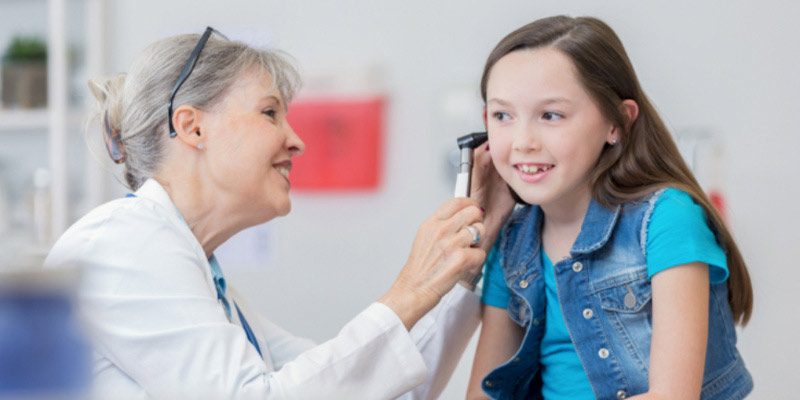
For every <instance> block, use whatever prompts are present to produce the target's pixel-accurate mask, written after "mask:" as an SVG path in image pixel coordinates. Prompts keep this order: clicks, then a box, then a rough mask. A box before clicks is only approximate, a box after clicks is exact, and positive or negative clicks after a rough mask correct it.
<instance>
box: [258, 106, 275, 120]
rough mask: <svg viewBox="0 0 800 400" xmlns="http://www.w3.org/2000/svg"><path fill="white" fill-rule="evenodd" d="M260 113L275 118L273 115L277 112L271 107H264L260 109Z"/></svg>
mask: <svg viewBox="0 0 800 400" xmlns="http://www.w3.org/2000/svg"><path fill="white" fill-rule="evenodd" d="M261 113H262V114H264V115H266V116H268V117H270V118H272V119H275V117H276V116H277V115H278V112H277V111H275V110H273V109H271V108H270V109H266V110H264V111H262V112H261Z"/></svg>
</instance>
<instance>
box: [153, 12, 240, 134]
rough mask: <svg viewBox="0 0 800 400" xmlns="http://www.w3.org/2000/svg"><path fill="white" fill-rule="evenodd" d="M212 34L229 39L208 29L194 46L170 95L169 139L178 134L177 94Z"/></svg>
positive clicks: (168, 112) (168, 108)
mask: <svg viewBox="0 0 800 400" xmlns="http://www.w3.org/2000/svg"><path fill="white" fill-rule="evenodd" d="M212 33H216V34H217V35H220V36H222V37H223V38H224V39H226V40H227V39H228V38H227V37H226V36H225V35H223V34H222V33H220V32H219V31H218V30H216V29H214V28H212V27H210V26H209V27H207V28H206V31H205V32H204V33H203V36H201V37H200V40H199V41H198V42H197V45H196V46H194V50H192V54H190V55H189V59H188V60H186V64H185V65H184V66H183V70H181V74H180V75H178V81H177V82H175V87H173V88H172V94H170V95H169V103H167V117H168V121H169V137H171V138H174V137H175V136H177V135H178V134H177V133H176V132H175V127H174V126H173V125H172V102H173V101H174V100H175V94H176V93H178V89H180V88H181V85H183V82H186V79H187V78H188V77H189V74H191V73H192V70H193V69H194V65H195V64H197V59H198V58H199V57H200V51H201V50H203V46H205V45H206V42H207V41H208V38H210V37H211V34H212Z"/></svg>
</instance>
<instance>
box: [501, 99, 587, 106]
mask: <svg viewBox="0 0 800 400" xmlns="http://www.w3.org/2000/svg"><path fill="white" fill-rule="evenodd" d="M492 103H496V104H499V105H501V106H504V107H510V106H511V103H509V102H507V101H505V100H503V99H499V98H497V97H492V98H490V99H489V100H488V101H487V102H486V104H492ZM559 103H563V104H566V105H572V101H571V100H569V99H567V98H566V97H549V98H546V99H544V100H542V101H540V102H539V103H538V104H539V105H540V106H547V105H551V104H559Z"/></svg>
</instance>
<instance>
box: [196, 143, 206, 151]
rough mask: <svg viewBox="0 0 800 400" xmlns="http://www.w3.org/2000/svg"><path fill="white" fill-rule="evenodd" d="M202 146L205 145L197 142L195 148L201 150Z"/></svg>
mask: <svg viewBox="0 0 800 400" xmlns="http://www.w3.org/2000/svg"><path fill="white" fill-rule="evenodd" d="M203 147H205V146H204V145H203V144H202V143H198V144H197V148H198V149H200V150H203Z"/></svg>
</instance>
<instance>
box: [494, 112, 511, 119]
mask: <svg viewBox="0 0 800 400" xmlns="http://www.w3.org/2000/svg"><path fill="white" fill-rule="evenodd" d="M492 117H493V118H494V119H496V120H498V121H500V122H505V121H508V119H509V118H511V116H510V115H508V113H504V112H502V111H497V112H494V113H492Z"/></svg>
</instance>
